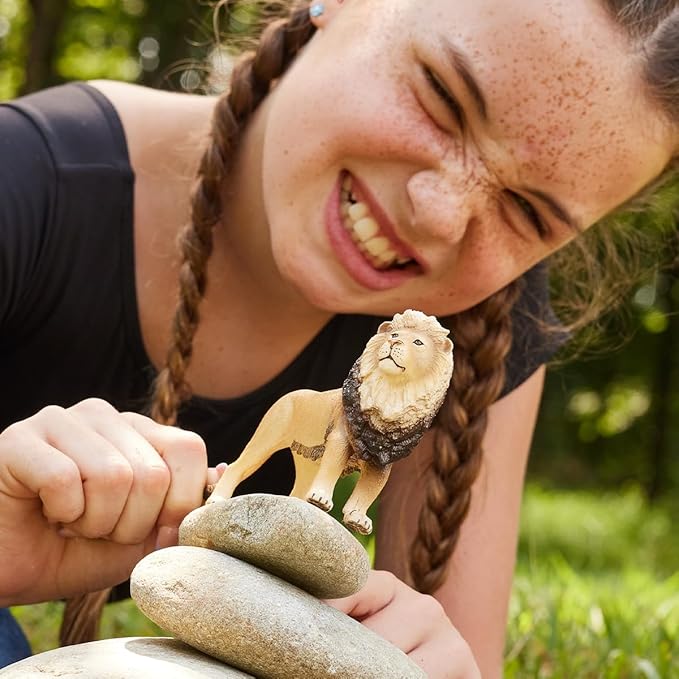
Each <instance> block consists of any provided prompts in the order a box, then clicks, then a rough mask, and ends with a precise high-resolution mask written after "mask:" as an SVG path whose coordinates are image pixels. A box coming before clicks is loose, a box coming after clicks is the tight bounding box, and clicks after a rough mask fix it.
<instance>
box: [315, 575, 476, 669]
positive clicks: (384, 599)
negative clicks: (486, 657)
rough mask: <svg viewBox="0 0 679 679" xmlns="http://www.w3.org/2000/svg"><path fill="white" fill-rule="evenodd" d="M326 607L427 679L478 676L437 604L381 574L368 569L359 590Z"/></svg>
mask: <svg viewBox="0 0 679 679" xmlns="http://www.w3.org/2000/svg"><path fill="white" fill-rule="evenodd" d="M327 603H328V604H330V605H331V606H333V607H334V608H337V609H339V610H340V611H343V612H344V613H347V614H348V615H350V616H351V617H352V618H355V619H356V620H358V621H360V622H361V623H363V624H364V625H365V626H366V627H369V628H370V629H371V630H373V631H374V632H376V633H377V634H379V635H380V636H381V637H384V638H385V639H387V641H390V642H391V643H392V644H394V645H395V646H397V647H398V648H400V649H401V650H402V651H403V652H404V653H407V654H408V655H409V656H410V658H411V659H412V660H413V661H414V662H415V663H417V664H418V665H419V666H420V667H421V668H422V669H423V670H424V671H425V672H426V673H427V676H429V677H430V679H480V678H481V673H480V672H479V669H478V667H477V665H476V661H475V660H474V656H473V655H472V652H471V650H470V649H469V646H468V645H467V643H466V642H465V641H464V639H463V638H462V637H461V636H460V634H459V633H458V631H457V630H456V629H455V628H454V627H453V625H452V624H451V622H450V620H449V619H448V617H447V616H446V614H445V612H444V611H443V608H442V607H441V605H440V604H439V603H438V601H436V599H434V597H432V596H428V595H426V594H420V593H419V592H417V591H415V590H414V589H412V588H411V587H408V585H406V584H405V583H403V582H401V581H400V580H399V579H398V578H397V577H396V576H394V575H392V574H391V573H389V572H387V571H371V573H370V577H369V578H368V582H367V584H366V585H365V587H364V588H363V589H362V590H361V591H360V592H358V593H357V594H354V595H353V596H350V597H347V598H345V599H334V600H332V601H328V602H327Z"/></svg>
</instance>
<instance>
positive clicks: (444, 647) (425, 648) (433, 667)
mask: <svg viewBox="0 0 679 679" xmlns="http://www.w3.org/2000/svg"><path fill="white" fill-rule="evenodd" d="M408 655H409V656H410V659H411V660H412V661H413V662H414V663H416V664H417V665H419V666H420V667H421V668H422V669H423V670H424V671H425V673H426V675H427V676H428V677H436V679H481V672H480V670H479V668H478V665H477V664H476V661H475V660H474V656H473V654H472V652H471V649H470V648H469V646H468V645H467V643H466V642H465V641H464V639H462V637H461V636H460V635H459V634H458V633H457V632H456V631H455V630H454V628H452V626H451V631H450V632H448V633H445V634H444V633H442V634H439V635H437V636H436V637H432V638H430V639H428V640H427V641H426V642H425V643H423V644H421V645H420V646H418V647H417V648H415V649H413V650H412V651H410V653H409V654H408Z"/></svg>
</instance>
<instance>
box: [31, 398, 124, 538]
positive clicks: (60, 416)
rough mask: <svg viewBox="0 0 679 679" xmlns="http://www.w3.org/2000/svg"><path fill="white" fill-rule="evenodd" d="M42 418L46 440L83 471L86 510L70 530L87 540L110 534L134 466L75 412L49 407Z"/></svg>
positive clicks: (81, 474) (72, 524) (81, 472)
mask: <svg viewBox="0 0 679 679" xmlns="http://www.w3.org/2000/svg"><path fill="white" fill-rule="evenodd" d="M53 409H54V410H53ZM57 411H59V412H57ZM39 415H41V417H40V418H38V419H37V420H36V423H38V424H39V425H40V426H42V432H41V434H42V437H43V438H44V439H45V440H46V441H48V442H49V443H50V444H51V445H52V446H53V447H54V448H57V449H58V450H60V451H61V452H62V453H63V454H64V455H66V456H67V457H69V458H70V459H71V460H73V462H74V463H75V464H76V466H77V468H78V470H79V471H80V479H81V485H82V489H83V492H84V496H85V507H84V511H83V512H82V513H81V515H80V516H79V518H78V519H77V520H76V521H75V522H71V523H70V524H69V528H71V530H73V531H75V532H76V533H78V534H79V535H82V536H83V537H89V538H97V537H104V536H106V535H108V534H109V533H110V532H111V531H112V530H113V528H114V527H115V525H116V523H117V522H118V518H119V516H120V514H121V513H122V511H123V508H124V507H125V503H126V501H127V495H128V492H129V489H130V487H131V485H132V468H131V467H130V464H129V463H128V461H127V460H126V459H125V457H123V455H121V454H120V452H119V451H118V450H117V449H116V448H114V447H113V446H112V445H111V444H110V443H109V442H108V441H107V440H106V439H105V438H103V437H102V436H101V435H99V434H98V433H97V432H96V431H94V430H93V429H92V428H91V427H89V426H87V425H86V424H84V423H83V422H82V420H81V419H80V418H79V417H77V416H76V415H75V414H74V413H73V412H72V411H71V410H64V409H61V408H57V407H56V406H49V407H48V408H44V409H43V410H42V411H41V412H40V413H39Z"/></svg>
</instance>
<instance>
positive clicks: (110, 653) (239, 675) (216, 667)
mask: <svg viewBox="0 0 679 679" xmlns="http://www.w3.org/2000/svg"><path fill="white" fill-rule="evenodd" d="M0 677H2V679H48V678H49V677H59V679H95V678H96V679H149V678H150V677H162V679H253V677H252V675H250V674H245V673H244V672H241V671H240V670H236V669H233V668H231V667H227V666H226V665H225V664H224V663H222V662H220V661H219V660H215V659H214V658H210V657H208V656H206V655H204V654H203V653H199V652H198V651H196V650H195V649H193V648H191V647H190V646H187V645H186V644H183V643H182V642H181V641H178V640H177V639H168V638H165V637H158V638H153V637H130V638H126V639H107V640H106V641H93V642H91V643H89V644H79V645H78V646H66V647H64V648H57V649H55V650H53V651H47V652H45V653H40V654H38V655H34V656H33V657H32V658H26V660H22V661H20V662H18V663H14V664H13V665H10V666H9V667H6V668H5V669H0Z"/></svg>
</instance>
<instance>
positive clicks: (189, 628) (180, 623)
mask: <svg viewBox="0 0 679 679" xmlns="http://www.w3.org/2000/svg"><path fill="white" fill-rule="evenodd" d="M131 591H132V597H133V598H134V600H135V601H136V602H137V605H138V606H139V608H140V609H141V610H142V611H143V612H144V613H145V614H146V615H147V616H148V617H149V618H150V619H151V620H153V621H154V622H155V623H156V624H158V625H160V626H161V627H162V628H163V629H166V630H167V631H168V632H170V633H171V634H173V635H175V636H177V637H179V638H180V639H182V640H183V641H185V642H186V643H187V644H190V645H191V646H193V647H195V648H197V649H199V650H201V651H203V652H204V653H208V654H210V655H212V656H214V657H216V658H219V659H220V660H223V661H224V662H226V663H228V664H229V665H232V666H234V667H239V668H240V669H242V670H244V671H246V672H250V673H251V674H254V675H255V676H257V677H261V678H263V679H326V678H327V679H331V678H332V679H359V678H360V679H426V674H425V673H424V672H423V670H421V669H420V668H419V667H418V666H417V665H415V663H413V662H412V661H411V660H410V658H408V656H406V655H405V654H404V653H403V652H402V651H400V650H399V649H397V648H396V647H395V646H393V645H392V644H390V643H389V642H387V641H385V640H384V639H382V638H381V637H379V636H378V635H377V634H375V633H374V632H372V631H371V630H369V629H368V628H366V627H364V626H363V625H361V624H360V623H358V622H356V621H355V620H353V619H352V618H350V617H349V616H347V615H345V614H344V613H341V612H340V611H337V610H335V609H333V608H331V607H330V606H328V605H327V604H325V603H323V602H321V601H319V600H318V599H316V598H315V597H313V596H311V595H310V594H308V593H307V592H304V591H302V590H301V589H299V588H297V587H295V586H294V585H291V584H290V583H288V582H285V581H284V580H281V579H280V578H277V577H276V576H274V575H271V574H269V573H267V572H265V571H263V570H261V569H259V568H257V567H255V566H252V565H250V564H247V563H245V562H243V561H239V560H238V559H235V558H233V557H231V556H228V555H227V554H222V553H220V552H217V551H213V550H210V549H202V548H199V547H186V546H178V547H169V548H167V549H161V550H159V551H157V552H153V553H152V554H149V555H148V556H146V557H144V559H142V560H141V561H140V562H139V563H138V564H137V566H136V567H135V569H134V571H133V572H132V578H131ZM406 624H407V623H406Z"/></svg>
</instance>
